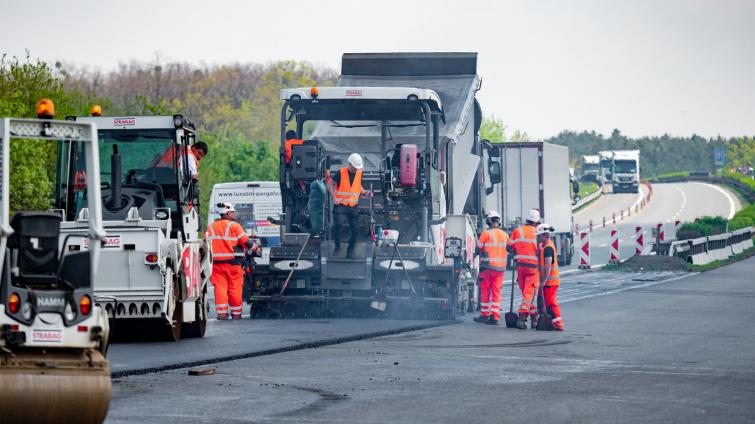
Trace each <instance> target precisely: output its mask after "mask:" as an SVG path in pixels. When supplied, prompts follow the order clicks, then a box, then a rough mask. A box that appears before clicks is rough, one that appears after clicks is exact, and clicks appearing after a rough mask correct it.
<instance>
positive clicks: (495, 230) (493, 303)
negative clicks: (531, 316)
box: [474, 211, 509, 325]
mask: <svg viewBox="0 0 755 424" xmlns="http://www.w3.org/2000/svg"><path fill="white" fill-rule="evenodd" d="M485 223H486V224H487V225H488V229H487V230H485V231H483V232H482V234H480V239H479V240H477V249H478V251H479V252H480V274H479V276H478V277H477V281H479V283H480V316H479V317H476V318H474V321H475V322H479V323H485V324H490V325H498V321H499V320H500V319H501V289H502V288H503V273H504V271H506V256H507V255H508V253H507V252H506V246H507V245H508V240H509V236H508V235H507V234H506V232H504V231H503V230H502V229H501V215H499V214H498V212H496V211H490V213H488V216H487V217H486V219H485Z"/></svg>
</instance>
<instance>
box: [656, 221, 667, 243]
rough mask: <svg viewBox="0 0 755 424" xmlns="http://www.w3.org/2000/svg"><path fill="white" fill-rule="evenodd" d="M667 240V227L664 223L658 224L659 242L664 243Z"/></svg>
mask: <svg viewBox="0 0 755 424" xmlns="http://www.w3.org/2000/svg"><path fill="white" fill-rule="evenodd" d="M665 241H666V228H665V226H664V225H663V223H660V224H658V242H660V243H663V242H665Z"/></svg>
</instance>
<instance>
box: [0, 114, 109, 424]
mask: <svg viewBox="0 0 755 424" xmlns="http://www.w3.org/2000/svg"><path fill="white" fill-rule="evenodd" d="M52 108H53V106H52V103H51V102H49V101H42V102H41V103H40V105H38V108H37V109H38V112H40V115H42V116H44V117H46V118H52ZM39 140H45V141H55V142H58V143H59V144H70V143H76V144H78V145H79V146H80V148H81V149H82V151H84V152H86V154H87V156H88V157H90V158H92V159H93V160H90V161H87V163H86V166H85V168H82V169H83V170H84V171H85V172H86V175H85V176H84V177H83V180H82V183H84V184H87V185H88V186H89V187H92V190H91V194H92V196H93V198H94V199H96V200H95V201H91V202H89V204H88V205H87V207H86V209H85V212H84V213H83V214H82V218H81V219H80V220H71V219H66V218H65V217H64V216H62V215H61V214H60V213H57V212H56V211H44V212H32V211H16V212H15V213H14V214H13V217H12V218H9V217H10V215H11V211H10V205H11V203H10V199H9V195H10V193H11V190H10V188H9V186H10V168H11V165H12V164H11V162H10V160H11V155H10V150H11V146H18V145H19V144H18V143H34V142H39ZM0 144H1V145H2V153H0V161H1V165H2V166H1V168H2V179H0V187H1V188H0V193H1V195H2V199H1V201H0V270H2V279H1V283H0V422H2V423H16V422H18V423H38V422H45V423H46V422H49V423H53V422H54V423H60V422H71V423H74V422H75V423H101V422H103V421H104V420H105V417H106V415H107V411H108V407H109V405H110V396H111V382H110V365H109V363H108V361H107V359H106V358H105V353H106V351H107V346H108V337H109V327H108V319H107V316H106V314H105V312H104V311H103V310H102V309H101V308H100V307H99V306H97V305H95V303H94V292H93V285H94V284H95V280H96V277H97V275H98V271H99V272H102V266H101V264H100V263H99V259H100V258H101V251H102V249H101V248H100V245H101V242H102V241H103V240H104V239H105V233H104V231H103V228H102V205H101V201H100V195H99V194H100V193H99V189H100V172H99V162H98V160H97V157H98V153H99V152H98V140H97V130H96V126H95V125H94V124H91V123H79V122H68V121H60V120H57V121H56V120H52V119H15V118H3V119H2V120H0ZM73 227H76V228H81V231H79V232H77V233H76V234H67V233H66V231H65V229H67V228H73ZM73 243H76V244H79V245H81V244H82V243H85V244H88V245H89V246H90V248H88V249H68V248H66V246H68V245H70V244H73Z"/></svg>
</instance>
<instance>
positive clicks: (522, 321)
mask: <svg viewBox="0 0 755 424" xmlns="http://www.w3.org/2000/svg"><path fill="white" fill-rule="evenodd" d="M516 328H518V329H520V330H526V329H527V314H525V313H524V312H519V320H517V322H516Z"/></svg>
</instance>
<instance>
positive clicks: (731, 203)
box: [698, 183, 736, 219]
mask: <svg viewBox="0 0 755 424" xmlns="http://www.w3.org/2000/svg"><path fill="white" fill-rule="evenodd" d="M698 184H702V185H704V186H708V187H710V188H712V189H715V190H718V191H719V192H721V194H723V195H724V196H726V198H727V199H728V200H729V216H728V217H727V218H726V219H732V218H734V214H735V213H736V206H734V199H733V198H732V197H731V195H730V194H729V193H727V192H726V190H724V189H722V188H721V187H719V186H717V185H713V184H708V183H698Z"/></svg>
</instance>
